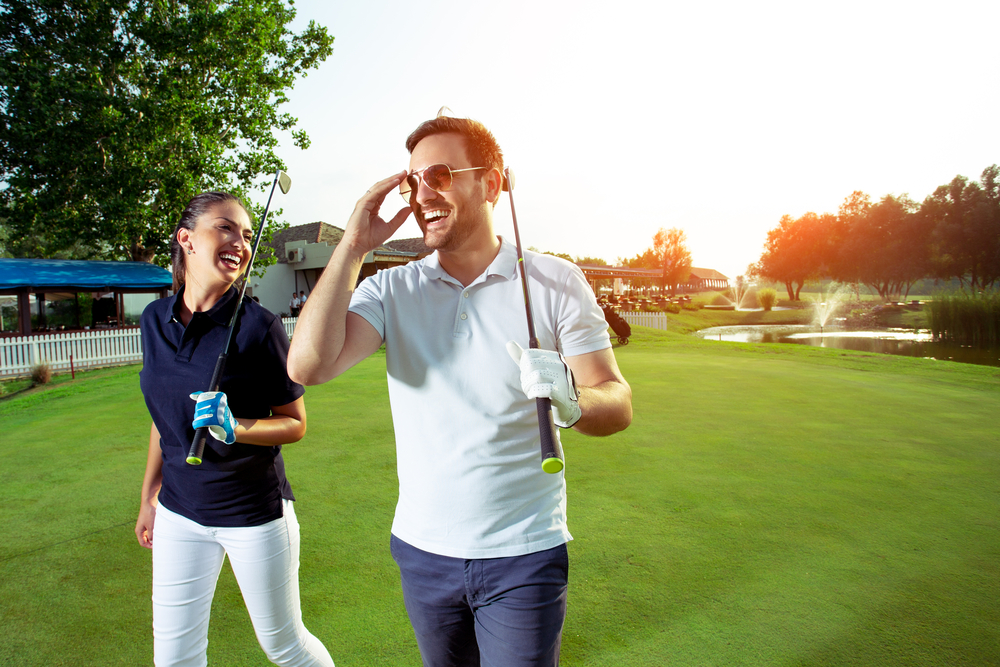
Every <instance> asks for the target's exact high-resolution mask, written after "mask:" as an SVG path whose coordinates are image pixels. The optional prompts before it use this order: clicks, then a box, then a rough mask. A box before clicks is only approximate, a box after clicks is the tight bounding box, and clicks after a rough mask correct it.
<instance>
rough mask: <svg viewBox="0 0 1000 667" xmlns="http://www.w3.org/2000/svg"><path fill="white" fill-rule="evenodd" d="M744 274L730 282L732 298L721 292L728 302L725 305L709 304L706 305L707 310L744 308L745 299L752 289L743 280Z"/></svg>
mask: <svg viewBox="0 0 1000 667" xmlns="http://www.w3.org/2000/svg"><path fill="white" fill-rule="evenodd" d="M742 278H743V276H739V277H738V278H737V279H736V280H735V281H733V282H732V283H730V284H729V292H730V293H731V294H732V298H729V297H728V296H726V295H725V294H722V293H720V294H719V296H721V297H722V298H723V299H725V300H726V301H727V302H728V303H726V304H723V305H715V304H709V305H706V306H704V308H705V309H706V310H743V309H744V304H743V301H744V300H745V299H746V297H747V295H748V294H749V293H750V290H749V289H747V284H746V282H744V281H743V280H742Z"/></svg>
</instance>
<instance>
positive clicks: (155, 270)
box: [0, 259, 173, 292]
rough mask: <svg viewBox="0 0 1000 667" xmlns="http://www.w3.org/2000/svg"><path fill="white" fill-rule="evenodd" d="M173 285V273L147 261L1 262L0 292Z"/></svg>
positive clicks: (65, 260)
mask: <svg viewBox="0 0 1000 667" xmlns="http://www.w3.org/2000/svg"><path fill="white" fill-rule="evenodd" d="M172 285H173V277H172V276H171V274H170V271H168V270H167V269H163V268H160V267H159V266H156V265H154V264H148V263H146V262H97V261H90V260H79V259H0V290H15V289H19V288H25V287H27V288H31V289H38V288H46V289H53V288H66V289H67V290H68V291H72V290H74V289H76V290H81V291H98V290H102V291H109V292H110V291H114V290H143V289H148V290H150V291H157V290H161V289H164V288H169V287H171V286H172Z"/></svg>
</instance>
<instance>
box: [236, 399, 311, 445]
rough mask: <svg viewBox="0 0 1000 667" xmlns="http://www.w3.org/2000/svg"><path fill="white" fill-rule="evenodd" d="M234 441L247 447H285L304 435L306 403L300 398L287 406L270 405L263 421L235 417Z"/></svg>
mask: <svg viewBox="0 0 1000 667" xmlns="http://www.w3.org/2000/svg"><path fill="white" fill-rule="evenodd" d="M236 422H237V426H236V441H237V442H242V443H244V444H247V445H265V446H268V447H271V446H273V445H287V444H288V443H290V442H298V441H299V440H301V439H302V437H303V436H304V435H305V434H306V401H305V398H303V397H302V396H300V397H299V398H297V399H295V400H294V401H292V402H291V403H288V404H287V405H272V406H271V416H270V417H264V418H263V419H243V418H241V417H236Z"/></svg>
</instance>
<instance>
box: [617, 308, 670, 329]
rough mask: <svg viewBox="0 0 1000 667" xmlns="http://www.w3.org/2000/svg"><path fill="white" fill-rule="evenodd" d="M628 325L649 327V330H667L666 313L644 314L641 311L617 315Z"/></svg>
mask: <svg viewBox="0 0 1000 667" xmlns="http://www.w3.org/2000/svg"><path fill="white" fill-rule="evenodd" d="M618 314H619V315H621V316H622V318H623V319H624V320H625V321H626V322H628V323H629V324H630V325H632V326H635V327H649V328H650V329H662V330H664V331H666V330H667V314H666V313H644V312H642V311H629V312H624V313H618Z"/></svg>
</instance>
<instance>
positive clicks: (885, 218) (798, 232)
mask: <svg viewBox="0 0 1000 667" xmlns="http://www.w3.org/2000/svg"><path fill="white" fill-rule="evenodd" d="M747 275H748V276H749V277H755V278H763V279H767V280H773V281H775V282H778V283H782V284H784V286H785V289H786V290H787V292H788V298H789V299H790V300H793V301H797V300H799V292H800V291H801V289H802V286H803V285H804V284H805V283H806V281H809V280H818V279H823V278H830V279H833V280H836V281H838V282H842V283H850V284H860V285H865V286H867V287H869V288H871V289H872V290H873V291H875V292H877V293H878V295H879V296H880V297H882V299H884V300H886V301H891V300H895V299H896V298H898V297H902V298H904V299H905V298H906V296H907V295H909V291H910V288H911V287H912V286H913V284H914V283H916V282H917V281H919V280H922V279H925V278H934V279H938V280H951V279H957V280H958V281H959V284H960V285H961V287H962V289H963V291H965V290H968V291H969V292H971V293H972V294H978V293H982V292H984V291H986V290H989V289H991V288H992V287H994V286H995V285H996V284H997V282H998V281H1000V167H997V165H995V164H994V165H991V166H989V167H987V168H986V169H984V170H983V173H982V175H981V177H980V179H979V181H978V182H977V181H970V180H969V179H968V178H966V177H965V176H956V177H955V178H954V179H952V181H951V182H950V183H948V184H946V185H941V186H939V187H938V188H937V189H935V190H934V192H933V194H931V195H929V196H928V197H927V198H925V199H924V201H923V202H922V203H920V204H918V203H916V202H915V201H913V200H912V199H911V198H910V197H909V196H908V195H906V194H902V195H898V196H896V195H886V196H884V197H883V198H882V199H881V200H879V201H877V202H872V200H871V198H870V197H869V196H868V195H867V194H865V193H864V192H860V191H855V192H852V193H851V194H850V196H848V197H847V198H846V199H845V200H844V202H843V203H842V204H841V206H840V208H839V210H838V211H837V213H835V214H834V213H822V214H816V213H813V212H809V213H806V214H805V215H802V216H800V217H798V218H793V217H792V216H790V215H784V216H782V218H781V220H780V221H779V222H778V226H777V227H775V228H773V229H771V230H770V231H768V232H767V239H766V240H765V242H764V250H763V253H762V254H761V256H760V259H759V260H758V261H757V262H755V263H754V264H751V265H750V266H749V267H747Z"/></svg>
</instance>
